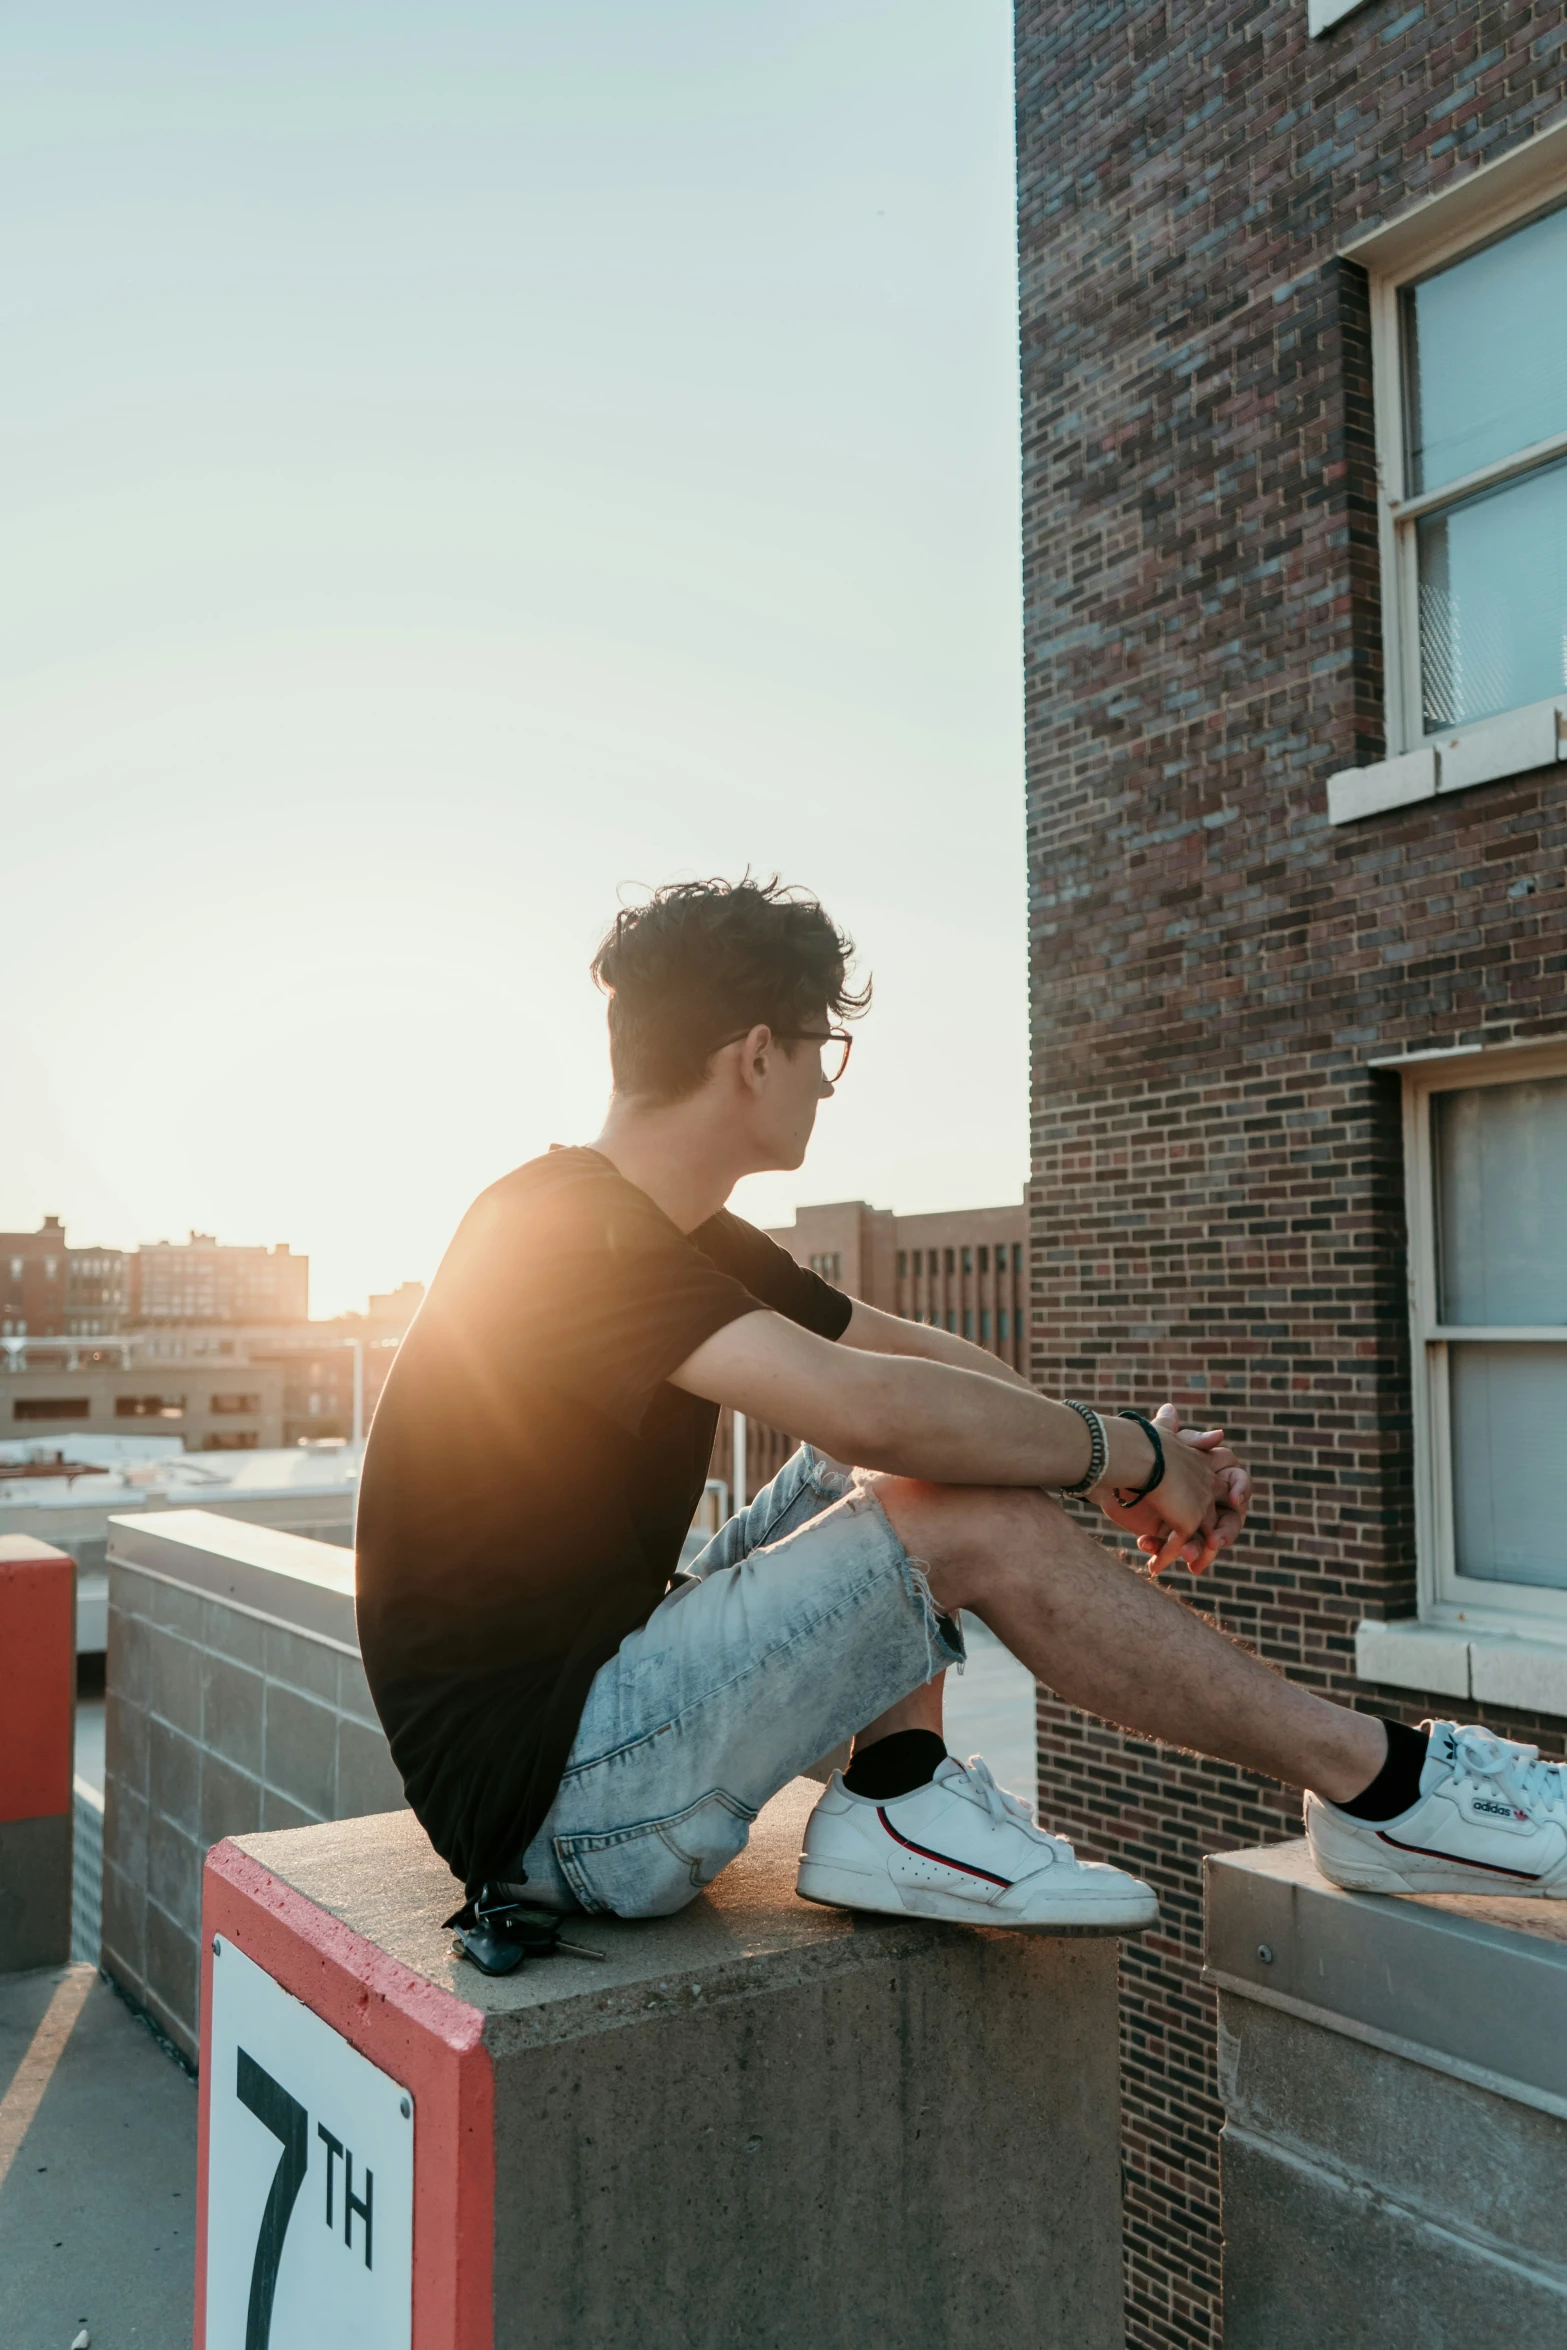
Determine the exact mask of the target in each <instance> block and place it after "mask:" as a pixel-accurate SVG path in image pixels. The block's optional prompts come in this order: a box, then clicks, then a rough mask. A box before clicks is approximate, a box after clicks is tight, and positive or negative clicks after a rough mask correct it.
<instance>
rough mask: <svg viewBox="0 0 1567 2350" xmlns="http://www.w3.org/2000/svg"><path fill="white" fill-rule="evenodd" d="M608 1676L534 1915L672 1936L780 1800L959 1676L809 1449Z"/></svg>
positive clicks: (942, 1624)
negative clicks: (913, 1695)
mask: <svg viewBox="0 0 1567 2350" xmlns="http://www.w3.org/2000/svg"><path fill="white" fill-rule="evenodd" d="M691 1577H692V1579H691V1580H687V1581H682V1582H680V1583H678V1584H677V1585H676V1586H675V1588H674V1589H673V1590H672V1591H670V1592H669V1594H668V1595H667V1597H665V1598H664V1599H663V1600H661V1601H660V1602H659V1605H658V1606H657V1607H656V1608H655V1609H654V1610H653V1613H652V1615H651V1616H649V1618H648V1620H647V1622H646V1623H645V1624H644V1625H642V1626H641V1628H640V1630H638V1631H635V1632H633V1633H631V1634H630V1635H629V1637H628V1638H627V1639H625V1640H623V1641H622V1642H621V1644H620V1647H619V1649H618V1650H617V1651H616V1653H615V1655H614V1656H612V1657H611V1658H610V1660H609V1662H608V1663H607V1664H605V1665H602V1666H600V1668H599V1670H598V1672H597V1673H596V1674H595V1676H594V1680H593V1686H592V1688H591V1689H590V1690H589V1692H588V1700H587V1703H586V1705H585V1706H584V1707H583V1711H582V1719H581V1722H580V1723H579V1725H578V1728H577V1735H576V1738H575V1741H574V1742H573V1745H572V1749H571V1756H570V1759H569V1761H568V1763H567V1765H566V1771H565V1775H564V1777H563V1778H562V1780H561V1783H560V1788H559V1791H558V1793H557V1795H556V1797H555V1801H554V1803H553V1804H552V1805H551V1807H550V1810H549V1813H548V1816H547V1817H546V1819H545V1821H544V1824H543V1826H542V1827H541V1828H540V1830H539V1832H538V1834H537V1836H536V1837H535V1838H534V1840H533V1842H532V1843H531V1844H530V1845H529V1846H528V1849H527V1851H526V1853H525V1854H524V1855H523V1862H522V1865H523V1868H524V1870H525V1871H526V1873H527V1878H528V1884H529V1890H530V1894H531V1896H532V1898H533V1899H534V1900H536V1901H540V1902H543V1903H545V1904H547V1905H548V1906H550V1907H552V1908H558V1909H577V1908H581V1909H585V1910H590V1911H591V1910H599V1911H603V1910H608V1911H611V1912H612V1913H613V1914H614V1915H615V1916H616V1917H667V1916H668V1915H669V1914H670V1913H671V1912H672V1911H674V1910H677V1909H681V1908H683V1907H684V1906H685V1904H686V1903H687V1902H688V1901H690V1900H692V1899H693V1898H694V1897H695V1896H696V1895H697V1894H698V1893H700V1891H701V1890H702V1887H703V1886H704V1885H707V1884H710V1883H711V1882H712V1880H713V1878H714V1877H716V1876H717V1874H718V1872H719V1870H720V1869H721V1868H723V1867H724V1866H725V1864H726V1863H727V1862H729V1861H731V1860H733V1859H734V1858H735V1856H736V1854H737V1853H740V1852H742V1851H743V1850H744V1849H745V1843H746V1839H747V1837H748V1836H749V1835H750V1832H751V1822H752V1821H753V1820H754V1819H755V1817H756V1815H757V1813H758V1812H759V1811H760V1810H761V1808H762V1805H763V1804H764V1803H766V1802H767V1800H768V1799H769V1797H770V1796H773V1795H776V1794H777V1792H778V1790H779V1789H780V1788H781V1787H784V1786H787V1785H788V1783H789V1781H790V1780H791V1779H793V1778H796V1777H798V1775H799V1774H800V1773H801V1772H802V1771H805V1770H808V1769H809V1768H810V1766H811V1765H812V1764H813V1763H815V1762H817V1761H819V1760H820V1759H821V1757H822V1756H823V1755H826V1754H830V1753H831V1752H832V1750H833V1748H834V1747H836V1746H841V1745H842V1744H843V1742H844V1740H845V1739H847V1738H850V1737H852V1736H853V1734H854V1732H855V1731H856V1730H860V1729H863V1728H864V1726H865V1724H866V1723H867V1722H872V1721H874V1720H875V1719H876V1717H877V1716H878V1715H879V1714H883V1713H885V1712H886V1711H887V1709H888V1707H889V1706H892V1705H896V1704H897V1702H898V1701H899V1699H900V1698H904V1697H907V1696H908V1695H909V1694H910V1692H911V1691H912V1690H915V1689H917V1688H919V1687H920V1686H921V1684H922V1683H924V1682H926V1681H929V1680H930V1679H931V1678H932V1676H933V1675H934V1674H936V1673H939V1672H942V1671H944V1670H945V1668H946V1667H947V1666H948V1665H960V1664H961V1663H962V1662H963V1636H962V1633H961V1630H960V1629H959V1626H958V1624H957V1621H956V1620H955V1619H953V1618H948V1617H945V1616H943V1615H941V1614H940V1613H939V1612H938V1610H937V1608H936V1606H935V1604H934V1602H933V1601H932V1599H931V1596H930V1592H929V1589H928V1587H927V1585H926V1582H925V1577H924V1573H923V1571H922V1570H921V1569H920V1567H919V1566H918V1565H917V1564H916V1563H915V1562H914V1561H913V1560H911V1559H910V1558H909V1557H908V1556H907V1554H906V1553H905V1551H904V1549H903V1546H902V1544H901V1543H900V1542H899V1540H898V1537H897V1535H896V1534H895V1533H894V1532H893V1530H892V1527H891V1525H890V1524H889V1522H888V1520H887V1518H886V1516H885V1515H884V1513H883V1511H882V1509H881V1506H880V1504H879V1503H878V1502H877V1501H876V1499H875V1498H874V1496H873V1494H872V1493H871V1492H870V1490H869V1489H868V1487H866V1486H864V1485H858V1484H856V1482H855V1480H854V1478H853V1476H852V1475H851V1473H850V1472H849V1471H848V1470H846V1469H843V1468H840V1467H839V1466H838V1464H837V1463H836V1462H833V1461H829V1460H828V1459H826V1458H825V1456H824V1455H822V1454H821V1453H818V1452H814V1451H813V1450H812V1449H811V1447H810V1446H809V1445H802V1446H801V1448H800V1450H799V1451H798V1452H796V1453H795V1454H794V1455H793V1456H792V1457H791V1458H790V1459H789V1460H788V1461H786V1462H785V1464H784V1466H783V1468H782V1469H781V1470H780V1471H779V1473H778V1475H777V1476H776V1477H775V1478H774V1479H773V1481H772V1483H771V1484H770V1485H768V1486H765V1487H764V1488H763V1490H762V1491H761V1492H760V1493H759V1494H758V1495H757V1497H756V1499H755V1500H754V1501H753V1502H752V1503H751V1504H750V1506H749V1507H748V1508H747V1509H744V1510H741V1511H740V1512H739V1513H738V1514H737V1515H736V1516H734V1517H732V1518H731V1519H730V1520H729V1522H728V1524H727V1525H726V1526H723V1527H721V1528H720V1530H719V1532H718V1533H717V1534H715V1535H714V1537H713V1539H712V1541H711V1542H710V1543H709V1544H708V1545H707V1548H706V1549H705V1550H704V1551H703V1552H702V1553H701V1555H700V1556H699V1557H698V1558H697V1559H696V1560H695V1562H694V1563H693V1566H692V1568H691Z"/></svg>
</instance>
